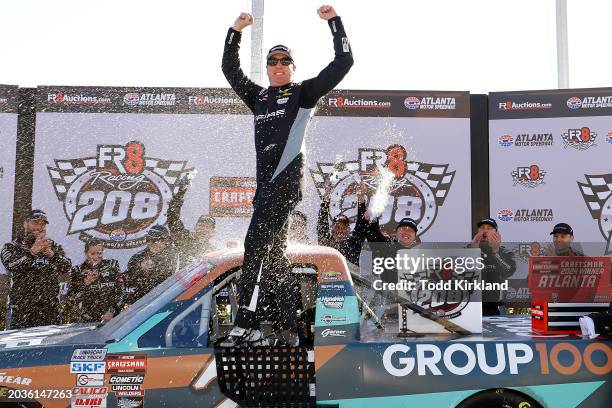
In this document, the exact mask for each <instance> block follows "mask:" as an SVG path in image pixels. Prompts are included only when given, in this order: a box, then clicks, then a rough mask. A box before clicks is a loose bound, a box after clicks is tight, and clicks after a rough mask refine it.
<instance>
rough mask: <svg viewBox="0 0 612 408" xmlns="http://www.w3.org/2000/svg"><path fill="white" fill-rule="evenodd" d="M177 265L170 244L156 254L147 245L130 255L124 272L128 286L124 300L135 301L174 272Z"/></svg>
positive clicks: (130, 302)
mask: <svg viewBox="0 0 612 408" xmlns="http://www.w3.org/2000/svg"><path fill="white" fill-rule="evenodd" d="M177 267H178V257H177V256H176V252H175V250H174V246H172V245H168V247H167V248H165V249H164V250H162V251H161V252H159V253H157V254H152V253H151V251H149V248H148V247H147V248H145V249H144V250H142V251H140V252H138V253H137V254H134V255H132V257H131V258H130V260H129V262H128V266H127V271H126V274H125V280H126V286H127V287H128V289H127V292H128V293H127V294H126V299H125V302H126V303H128V304H133V303H135V302H136V301H137V300H138V299H140V298H141V297H143V296H144V295H146V294H147V293H149V292H150V291H151V290H152V289H154V288H155V287H156V286H157V285H159V284H160V283H162V282H163V281H165V280H166V279H167V278H168V277H170V276H171V275H172V274H173V273H175V272H176V270H177Z"/></svg>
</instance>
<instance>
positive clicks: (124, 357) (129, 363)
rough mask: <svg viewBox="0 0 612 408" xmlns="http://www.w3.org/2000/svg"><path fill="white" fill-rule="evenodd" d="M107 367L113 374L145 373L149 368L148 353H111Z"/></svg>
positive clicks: (107, 360)
mask: <svg viewBox="0 0 612 408" xmlns="http://www.w3.org/2000/svg"><path fill="white" fill-rule="evenodd" d="M106 369H107V372H109V373H111V374H123V373H144V372H145V371H146V369H147V355H146V354H109V355H108V356H107V357H106Z"/></svg>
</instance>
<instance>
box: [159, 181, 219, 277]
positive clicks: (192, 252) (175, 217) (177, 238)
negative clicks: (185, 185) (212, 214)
mask: <svg viewBox="0 0 612 408" xmlns="http://www.w3.org/2000/svg"><path fill="white" fill-rule="evenodd" d="M186 192H187V190H182V191H179V192H178V193H176V194H175V195H174V197H172V200H170V204H169V205H168V229H169V230H170V234H171V236H172V242H173V243H174V247H175V248H176V250H177V252H178V254H179V263H180V266H181V268H182V267H184V266H187V265H189V264H190V263H192V262H196V261H198V260H200V259H202V256H203V255H205V254H207V253H208V252H212V251H214V250H215V249H216V248H215V247H214V246H213V244H212V243H211V242H210V240H208V239H207V240H202V239H200V238H198V236H197V235H196V234H195V233H192V232H190V231H189V230H188V229H187V228H185V225H184V224H183V222H182V221H181V208H182V207H183V203H184V200H185V193H186Z"/></svg>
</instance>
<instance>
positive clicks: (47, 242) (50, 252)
mask: <svg viewBox="0 0 612 408" xmlns="http://www.w3.org/2000/svg"><path fill="white" fill-rule="evenodd" d="M44 245H45V246H44V248H43V251H42V253H43V254H44V255H45V256H46V257H47V258H53V255H55V252H53V246H52V245H51V240H50V239H45V243H44Z"/></svg>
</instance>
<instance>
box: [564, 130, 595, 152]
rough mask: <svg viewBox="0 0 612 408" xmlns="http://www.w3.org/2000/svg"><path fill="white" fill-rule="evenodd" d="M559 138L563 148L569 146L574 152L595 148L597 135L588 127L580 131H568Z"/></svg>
mask: <svg viewBox="0 0 612 408" xmlns="http://www.w3.org/2000/svg"><path fill="white" fill-rule="evenodd" d="M561 137H562V138H563V147H564V148H567V147H568V146H571V147H573V148H574V149H576V150H586V149H588V148H589V147H591V146H596V145H595V139H596V138H597V133H595V132H593V131H591V129H590V128H588V127H581V128H580V129H568V130H567V132H565V133H563V134H562V135H561Z"/></svg>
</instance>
